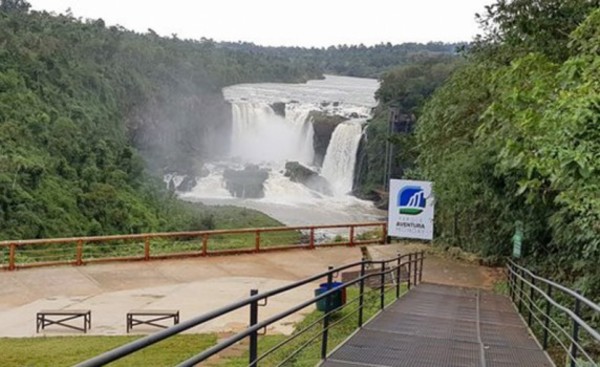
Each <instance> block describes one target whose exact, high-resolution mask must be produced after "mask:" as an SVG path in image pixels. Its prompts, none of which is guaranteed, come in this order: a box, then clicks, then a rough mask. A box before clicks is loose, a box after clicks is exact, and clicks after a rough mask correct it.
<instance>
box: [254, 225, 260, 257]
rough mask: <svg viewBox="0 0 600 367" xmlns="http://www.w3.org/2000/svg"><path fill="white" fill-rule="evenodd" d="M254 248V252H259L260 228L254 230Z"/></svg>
mask: <svg viewBox="0 0 600 367" xmlns="http://www.w3.org/2000/svg"><path fill="white" fill-rule="evenodd" d="M254 250H255V251H256V252H260V230H258V229H257V230H256V235H255V237H254Z"/></svg>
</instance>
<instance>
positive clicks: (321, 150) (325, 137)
mask: <svg viewBox="0 0 600 367" xmlns="http://www.w3.org/2000/svg"><path fill="white" fill-rule="evenodd" d="M308 116H309V119H312V123H313V130H314V132H315V135H314V138H313V146H314V148H315V164H317V165H319V166H320V165H322V164H323V159H324V158H325V153H327V147H328V146H329V141H330V140H331V135H332V134H333V131H334V130H335V128H336V127H337V126H338V125H339V124H341V123H342V122H344V121H347V120H348V119H347V118H345V117H343V116H338V115H334V116H330V115H327V114H326V113H324V112H322V111H311V112H310V114H309V115H308Z"/></svg>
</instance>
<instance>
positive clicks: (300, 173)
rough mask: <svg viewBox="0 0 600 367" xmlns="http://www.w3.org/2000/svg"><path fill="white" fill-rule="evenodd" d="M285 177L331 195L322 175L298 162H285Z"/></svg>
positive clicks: (327, 183) (329, 187)
mask: <svg viewBox="0 0 600 367" xmlns="http://www.w3.org/2000/svg"><path fill="white" fill-rule="evenodd" d="M285 177H289V178H290V181H292V182H299V183H301V184H303V185H304V186H306V187H308V188H310V189H312V190H315V191H318V192H320V193H322V194H325V195H333V193H332V191H331V186H330V185H329V182H327V180H326V179H325V178H324V177H322V176H320V175H319V174H318V173H317V172H315V171H313V170H311V169H310V168H308V167H305V166H303V165H301V164H300V163H298V162H287V163H286V164H285Z"/></svg>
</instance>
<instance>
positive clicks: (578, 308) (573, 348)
mask: <svg viewBox="0 0 600 367" xmlns="http://www.w3.org/2000/svg"><path fill="white" fill-rule="evenodd" d="M580 312H581V301H580V300H579V298H575V315H576V316H577V317H579V313H580ZM578 343H579V323H578V322H577V321H576V320H575V319H573V343H572V344H571V352H570V355H571V367H575V366H576V365H577V363H576V361H577V344H578Z"/></svg>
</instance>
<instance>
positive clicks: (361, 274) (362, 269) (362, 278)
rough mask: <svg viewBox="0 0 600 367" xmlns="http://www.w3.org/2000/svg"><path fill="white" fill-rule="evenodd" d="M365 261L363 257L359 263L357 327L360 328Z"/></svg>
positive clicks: (361, 323) (361, 322)
mask: <svg viewBox="0 0 600 367" xmlns="http://www.w3.org/2000/svg"><path fill="white" fill-rule="evenodd" d="M365 261H367V259H365V258H364V257H363V259H362V262H361V263H360V283H359V287H360V291H359V292H360V293H359V295H358V327H362V325H363V306H364V295H365V280H364V276H365Z"/></svg>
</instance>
